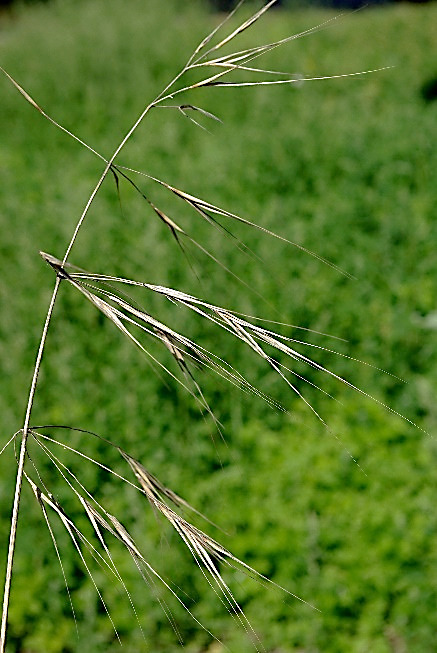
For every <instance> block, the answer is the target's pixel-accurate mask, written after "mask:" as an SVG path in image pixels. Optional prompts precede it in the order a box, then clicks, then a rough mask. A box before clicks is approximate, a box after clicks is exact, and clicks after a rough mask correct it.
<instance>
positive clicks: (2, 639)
mask: <svg viewBox="0 0 437 653" xmlns="http://www.w3.org/2000/svg"><path fill="white" fill-rule="evenodd" d="M187 67H188V64H186V65H185V66H184V68H183V69H182V70H181V71H180V72H179V73H178V74H177V75H176V77H174V78H173V80H172V81H171V82H170V83H169V84H167V86H166V87H165V89H164V90H163V91H161V93H160V94H159V95H158V96H157V97H156V98H155V100H154V101H153V102H151V103H150V104H148V105H147V106H146V108H145V109H144V110H143V111H142V113H141V114H140V116H139V117H138V118H137V120H136V121H135V122H134V124H133V125H132V127H131V128H130V129H129V131H128V132H127V134H126V135H125V137H124V138H123V140H122V141H121V142H120V144H119V146H118V147H117V149H116V150H115V152H114V153H113V155H112V156H111V158H110V159H109V160H107V161H106V160H105V158H104V157H102V156H101V155H99V154H98V153H97V152H96V151H95V150H93V149H92V148H90V147H89V146H87V145H86V144H85V143H83V141H81V140H80V139H77V138H76V137H75V136H74V135H73V134H71V133H70V132H68V130H65V129H64V128H62V127H61V126H60V125H58V123H56V122H55V121H53V120H51V119H50V118H49V120H50V122H52V123H53V124H55V126H57V127H60V128H61V129H62V130H63V131H65V132H66V133H67V134H69V135H70V136H73V137H74V138H75V139H76V140H78V141H79V142H80V143H82V144H83V145H85V147H87V148H88V149H89V150H91V151H92V152H93V153H94V154H97V156H99V157H100V158H102V159H103V160H104V161H105V162H106V165H105V168H104V170H103V172H102V174H101V176H100V179H99V181H98V182H97V184H96V186H95V187H94V190H93V192H92V193H91V195H90V197H89V199H88V201H87V203H86V205H85V208H84V210H83V211H82V214H81V216H80V218H79V220H78V222H77V224H76V227H75V229H74V232H73V235H72V237H71V240H70V242H69V244H68V247H67V249H66V252H65V254H64V258H63V261H62V264H63V265H64V264H65V263H66V261H67V259H68V257H69V255H70V252H71V249H72V247H73V245H74V243H75V242H76V238H77V235H78V233H79V230H80V228H81V226H82V224H83V222H84V220H85V218H86V216H87V214H88V211H89V209H90V206H91V204H92V202H93V200H94V198H95V196H96V195H97V193H98V191H99V189H100V187H101V185H102V184H103V181H104V180H105V178H106V176H107V174H108V172H109V170H110V169H111V166H112V164H113V163H114V160H115V159H116V157H117V156H118V154H119V153H120V151H121V150H122V148H123V147H124V146H125V144H126V142H127V141H128V140H129V138H130V137H131V136H132V134H133V133H134V131H135V130H136V129H137V127H138V126H139V125H140V124H141V122H142V121H143V120H144V118H145V116H146V115H147V114H148V113H149V111H150V109H151V108H152V107H154V106H155V105H156V104H157V103H158V102H162V101H163V99H165V98H164V97H163V96H165V93H166V92H167V91H168V90H169V89H170V88H171V86H172V85H173V84H174V83H175V82H176V81H177V80H178V79H179V78H180V77H181V76H182V75H183V74H184V73H185V72H186V70H187ZM184 90H185V89H184ZM168 97H171V94H169V95H168ZM42 113H43V115H44V116H45V117H46V118H47V117H48V116H47V115H46V114H45V113H44V112H42ZM60 283H61V277H57V278H56V283H55V287H54V289H53V293H52V297H51V300H50V305H49V308H48V311H47V316H46V319H45V322H44V328H43V332H42V335H41V340H40V344H39V348H38V354H37V357H36V362H35V368H34V371H33V377H32V383H31V386H30V392H29V398H28V401H27V408H26V416H25V419H24V426H23V430H22V438H21V446H20V455H19V460H18V467H17V477H16V482H15V493H14V503H13V508H12V517H11V528H10V532H9V548H8V559H7V564H6V575H5V587H4V595H3V609H2V622H1V630H0V653H5V648H6V631H7V621H8V611H9V601H10V594H11V582H12V568H13V562H14V553H15V541H16V536H17V524H18V513H19V508H20V498H21V486H22V483H23V475H24V463H25V460H26V450H27V438H28V432H29V425H30V416H31V413H32V408H33V404H34V399H35V393H36V387H37V383H38V376H39V371H40V368H41V362H42V357H43V353H44V348H45V344H46V340H47V334H48V330H49V326H50V321H51V318H52V314H53V309H54V306H55V302H56V298H57V295H58V290H59V286H60Z"/></svg>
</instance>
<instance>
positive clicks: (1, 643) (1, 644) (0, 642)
mask: <svg viewBox="0 0 437 653" xmlns="http://www.w3.org/2000/svg"><path fill="white" fill-rule="evenodd" d="M60 283H61V279H60V277H56V283H55V287H54V289H53V293H52V298H51V300H50V305H49V308H48V311H47V316H46V319H45V322H44V328H43V332H42V335H41V341H40V343H39V348H38V354H37V357H36V362H35V369H34V372H33V377H32V383H31V386H30V392H29V399H28V401H27V409H26V416H25V419H24V426H23V431H22V437H21V447H20V457H19V460H18V468H17V478H16V482H15V494H14V504H13V508H12V518H11V529H10V533H9V549H8V561H7V565H6V577H5V590H4V597H3V611H2V624H1V633H0V653H4V651H5V647H6V626H7V621H8V610H9V598H10V594H11V580H12V567H13V563H14V553H15V540H16V536H17V523H18V511H19V507H20V497H21V486H22V482H23V472H24V462H25V459H26V445H27V437H28V432H29V423H30V415H31V413H32V407H33V401H34V398H35V392H36V386H37V383H38V375H39V370H40V368H41V361H42V357H43V353H44V346H45V342H46V339H47V332H48V330H49V324H50V320H51V317H52V314H53V309H54V306H55V301H56V297H57V294H58V290H59V285H60Z"/></svg>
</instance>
